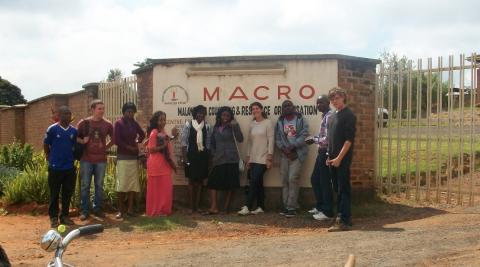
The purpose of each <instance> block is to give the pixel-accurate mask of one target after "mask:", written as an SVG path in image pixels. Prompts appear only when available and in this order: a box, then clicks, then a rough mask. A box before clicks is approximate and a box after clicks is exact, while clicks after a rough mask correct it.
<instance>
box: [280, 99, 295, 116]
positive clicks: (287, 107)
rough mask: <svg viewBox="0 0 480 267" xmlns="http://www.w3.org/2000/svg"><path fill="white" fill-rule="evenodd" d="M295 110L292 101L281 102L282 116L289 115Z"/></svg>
mask: <svg viewBox="0 0 480 267" xmlns="http://www.w3.org/2000/svg"><path fill="white" fill-rule="evenodd" d="M294 112H295V106H294V105H293V102H292V101H290V100H285V101H283V103H282V115H283V116H289V115H292V114H293V113H294Z"/></svg>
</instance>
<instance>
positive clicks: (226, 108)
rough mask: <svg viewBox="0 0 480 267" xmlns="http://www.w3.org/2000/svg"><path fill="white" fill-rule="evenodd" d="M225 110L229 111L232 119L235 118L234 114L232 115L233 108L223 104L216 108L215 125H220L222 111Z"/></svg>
mask: <svg viewBox="0 0 480 267" xmlns="http://www.w3.org/2000/svg"><path fill="white" fill-rule="evenodd" d="M225 111H226V112H228V113H230V116H231V117H232V120H233V119H234V118H235V116H234V115H233V110H232V109H231V108H230V107H227V106H223V107H221V108H219V109H218V111H217V114H216V115H215V127H217V126H220V124H221V121H222V113H223V112H225Z"/></svg>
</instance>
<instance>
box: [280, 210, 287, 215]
mask: <svg viewBox="0 0 480 267" xmlns="http://www.w3.org/2000/svg"><path fill="white" fill-rule="evenodd" d="M287 213H288V209H283V210H282V211H280V215H283V216H285V215H287Z"/></svg>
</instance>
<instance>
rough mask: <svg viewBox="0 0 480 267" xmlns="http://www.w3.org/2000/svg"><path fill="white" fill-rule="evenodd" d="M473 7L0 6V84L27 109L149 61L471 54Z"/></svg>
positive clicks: (84, 1)
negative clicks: (16, 91) (12, 89)
mask: <svg viewBox="0 0 480 267" xmlns="http://www.w3.org/2000/svg"><path fill="white" fill-rule="evenodd" d="M479 10H480V1H477V0H470V1H469V0H456V1H443V0H431V1H421V0H402V1H398V0H397V1H393V0H392V1H389V0H384V1H382V0H378V1H375V0H363V1H354V0H350V1H339V0H337V1H332V0H328V1H320V0H319V1H314V0H306V1H303V0H295V1H282V0H267V1H262V0H251V1H250V0H244V1H241V0H240V1H228V0H224V1H221V0H211V1H200V0H197V1H193V0H191V1H186V0H185V1H183V0H166V1H146V0H122V1H113V0H101V1H100V0H96V1H95V0H91V1H89V0H75V1H66V0H42V1H35V0H32V1H24V0H0V76H2V78H5V79H8V80H10V81H11V82H12V83H14V84H16V85H17V86H19V87H20V88H21V89H22V92H23V94H24V95H25V97H26V98H27V100H32V99H35V98H38V97H40V96H43V95H46V94H50V93H67V92H73V91H77V90H79V89H81V86H82V85H83V84H85V83H88V82H94V81H100V80H103V79H105V78H106V76H107V73H108V70H109V69H112V68H120V69H121V70H122V71H123V73H124V74H126V75H131V71H132V70H133V69H134V68H135V67H134V66H133V63H135V62H137V61H141V60H143V59H144V58H146V57H149V58H170V57H192V56H226V55H257V54H305V53H315V54H327V53H336V54H346V55H353V56H361V57H371V58H378V57H379V55H380V53H381V52H383V51H391V52H395V53H397V54H399V55H406V56H407V57H409V58H416V57H436V56H439V55H444V56H447V55H449V54H456V55H458V54H459V53H467V54H468V53H471V52H480V16H479V13H478V11H479Z"/></svg>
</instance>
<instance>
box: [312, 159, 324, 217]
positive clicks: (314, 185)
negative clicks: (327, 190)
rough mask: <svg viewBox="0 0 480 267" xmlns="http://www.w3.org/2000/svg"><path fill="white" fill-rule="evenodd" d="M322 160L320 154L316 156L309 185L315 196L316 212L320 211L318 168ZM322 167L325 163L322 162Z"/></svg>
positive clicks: (320, 192) (320, 196)
mask: <svg viewBox="0 0 480 267" xmlns="http://www.w3.org/2000/svg"><path fill="white" fill-rule="evenodd" d="M322 158H324V157H323V156H322V155H321V153H319V154H318V155H317V159H316V160H315V165H314V167H313V171H312V175H311V176H310V183H311V184H312V190H313V194H314V196H315V201H316V205H315V208H316V209H317V210H318V211H321V210H322V191H321V190H322V189H321V183H320V179H321V178H320V168H321V164H322V162H321V160H322ZM323 165H325V161H323Z"/></svg>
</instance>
